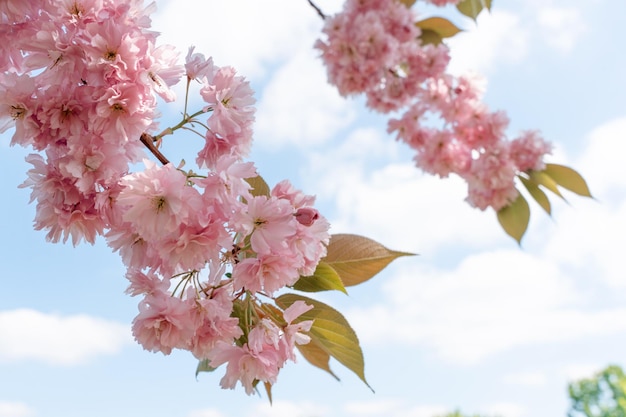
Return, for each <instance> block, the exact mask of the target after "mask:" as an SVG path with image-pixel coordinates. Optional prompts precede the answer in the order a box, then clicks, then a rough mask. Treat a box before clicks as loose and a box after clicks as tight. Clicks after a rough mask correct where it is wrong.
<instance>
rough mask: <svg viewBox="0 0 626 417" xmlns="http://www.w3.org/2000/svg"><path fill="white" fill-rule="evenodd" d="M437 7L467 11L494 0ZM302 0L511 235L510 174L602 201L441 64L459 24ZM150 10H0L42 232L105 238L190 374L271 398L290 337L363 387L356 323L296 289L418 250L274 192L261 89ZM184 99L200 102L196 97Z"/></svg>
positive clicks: (51, 2)
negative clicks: (171, 147) (170, 110)
mask: <svg viewBox="0 0 626 417" xmlns="http://www.w3.org/2000/svg"><path fill="white" fill-rule="evenodd" d="M430 2H431V3H433V4H435V5H437V6H445V5H447V4H453V5H456V7H457V9H458V10H459V11H460V12H461V13H463V14H464V15H466V16H469V17H472V18H475V17H476V16H477V15H478V14H479V13H480V12H481V11H483V10H484V9H489V8H490V7H491V4H490V2H489V1H485V0H462V1H459V0H431V1H430ZM309 3H310V5H311V6H312V8H313V10H314V11H315V12H316V13H318V14H319V15H320V17H321V18H323V19H324V20H325V24H324V29H323V34H322V35H321V37H320V40H318V42H317V43H316V44H315V48H317V49H318V50H319V52H320V55H321V60H322V62H323V63H324V64H325V65H326V68H327V70H328V79H329V82H330V83H331V84H334V85H335V86H336V87H337V89H338V91H339V92H340V93H341V94H342V95H344V96H348V95H354V94H364V95H365V96H366V98H367V106H368V107H370V108H371V109H373V110H375V111H378V112H382V113H391V112H393V113H394V115H399V116H397V117H394V118H392V119H390V120H389V124H388V130H389V132H390V133H394V134H395V135H396V137H397V139H398V140H401V141H403V142H405V143H407V145H408V146H409V147H411V148H412V149H413V150H414V151H415V153H416V156H415V162H416V165H417V166H418V167H419V168H421V169H422V170H424V171H425V172H428V173H431V174H434V175H438V176H440V177H446V176H448V175H450V174H456V175H458V176H460V177H461V178H463V179H464V180H465V181H466V182H467V184H468V195H467V201H468V202H469V204H471V205H472V206H474V207H477V208H479V209H481V210H485V209H487V208H492V209H493V210H494V211H495V212H496V213H497V214H498V219H499V221H500V223H501V224H502V226H503V228H504V230H505V231H506V232H507V233H508V234H509V235H511V236H512V237H513V238H515V239H516V240H517V241H520V240H521V238H522V236H523V234H524V232H525V230H526V226H527V224H528V216H529V209H528V204H527V203H526V200H525V198H524V197H523V196H522V194H520V193H519V191H518V189H517V182H516V181H518V180H519V182H520V183H521V185H523V186H524V187H525V189H526V190H527V191H528V193H529V195H530V196H531V197H533V198H534V199H535V200H536V201H537V202H538V203H539V204H540V205H541V207H543V208H544V209H545V210H546V211H547V212H548V213H550V202H549V200H548V198H547V196H546V194H545V192H544V191H543V190H546V189H547V190H549V191H551V192H554V193H556V194H557V195H559V196H560V192H559V188H558V187H559V186H560V187H563V188H566V189H569V190H571V191H574V192H576V193H578V194H581V195H584V196H590V193H589V190H588V189H587V186H586V184H585V182H584V180H583V179H582V177H581V176H580V175H579V174H577V173H576V172H575V171H574V170H572V169H570V168H567V167H563V166H560V165H554V164H546V163H545V162H544V160H543V157H544V155H545V154H547V153H549V152H550V149H551V147H550V145H549V143H548V142H546V141H545V140H544V139H543V138H542V137H541V135H540V134H539V133H538V132H536V131H527V132H523V133H521V134H520V135H519V136H518V137H516V138H514V139H512V140H508V139H507V138H506V136H505V133H504V132H505V130H506V128H507V125H508V119H507V117H506V114H505V113H503V112H499V111H497V112H493V111H490V110H489V109H488V108H487V106H486V105H485V104H484V103H483V102H482V101H481V91H480V90H479V88H478V87H477V85H476V83H475V82H474V80H472V79H471V78H469V77H454V76H452V75H450V74H448V73H447V72H446V68H447V64H448V61H449V50H448V48H447V47H446V45H445V44H444V43H443V42H442V40H443V39H444V38H446V37H450V36H453V35H455V34H456V33H457V32H458V31H459V30H458V29H457V28H456V26H454V25H453V24H452V23H451V22H449V21H448V20H446V19H442V18H429V19H425V20H417V18H416V15H415V14H414V10H413V9H415V8H417V6H414V3H415V2H414V1H406V0H403V1H400V0H348V1H346V2H345V5H344V9H343V11H341V12H340V13H339V14H337V15H335V16H326V15H325V14H324V12H323V11H322V10H321V9H319V8H318V7H317V6H316V5H315V4H314V3H313V2H311V1H309ZM154 9H155V4H154V3H152V4H150V5H148V6H145V7H144V4H143V1H141V0H131V1H118V0H38V1H31V2H24V1H21V0H7V1H4V2H2V3H0V35H1V36H2V39H3V42H1V43H0V48H1V49H2V50H1V53H0V132H4V131H6V130H7V129H14V133H13V136H12V139H11V144H12V145H20V146H24V147H30V148H32V150H33V151H34V153H33V154H31V155H30V156H28V158H27V161H28V162H29V163H30V164H31V165H32V168H31V169H30V170H29V171H28V179H27V180H26V181H25V182H24V183H23V184H22V185H21V186H22V187H30V188H31V189H32V193H31V201H34V202H36V209H37V211H36V217H35V220H34V227H35V229H37V230H44V231H46V233H47V234H46V238H47V240H49V241H51V242H60V241H63V242H66V241H68V240H71V241H72V243H73V244H74V245H77V244H79V243H81V242H83V241H85V242H89V243H92V244H93V243H94V242H95V239H96V237H97V236H104V237H105V239H106V241H107V243H108V245H109V246H110V247H111V248H112V249H113V250H114V251H117V252H118V253H119V254H120V256H121V258H122V261H123V263H124V265H125V266H126V267H127V274H126V278H127V279H128V280H129V282H130V285H129V287H128V291H127V292H128V293H129V294H130V295H131V296H140V297H141V301H140V302H139V314H138V315H137V317H136V318H135V320H134V321H133V325H132V331H133V335H134V337H135V339H136V340H137V341H138V342H139V343H140V344H141V345H142V346H143V347H144V348H145V349H147V350H150V351H153V352H162V353H164V354H169V353H170V352H171V351H172V350H173V349H183V350H188V351H189V352H191V354H193V355H194V356H195V357H196V358H198V360H199V365H198V369H197V371H198V372H201V371H213V370H215V369H216V368H218V367H220V366H221V365H225V368H226V369H225V375H224V377H223V378H222V380H221V385H222V387H224V388H234V387H235V386H236V385H237V383H238V382H239V383H241V385H243V387H244V388H245V391H246V392H247V393H248V394H250V393H252V392H254V391H255V390H256V389H258V384H260V383H262V385H263V386H264V388H265V389H266V391H267V393H268V396H269V397H270V399H271V386H272V384H274V383H275V382H276V379H277V376H278V373H279V371H280V369H281V368H282V367H283V365H284V364H285V363H286V362H287V361H289V360H295V350H296V349H297V350H298V351H299V352H300V354H301V355H302V356H303V357H304V358H305V359H306V360H308V361H309V362H310V363H312V364H313V365H315V366H317V367H319V368H321V369H323V370H325V371H327V372H329V373H331V374H332V375H334V374H333V373H332V371H331V369H330V367H329V361H330V358H331V357H332V358H335V359H336V360H338V361H339V362H340V363H342V364H343V365H345V366H346V367H348V368H349V369H350V370H352V371H353V372H355V373H356V374H357V375H358V376H359V377H360V378H361V379H362V380H363V381H364V382H365V383H367V382H366V379H365V375H364V361H363V355H362V353H361V349H360V347H359V342H358V339H357V337H356V335H355V333H354V331H353V330H352V329H351V327H350V325H349V324H348V322H347V321H346V320H345V318H344V317H343V316H342V315H341V313H339V312H338V311H337V310H335V309H333V308H332V307H330V306H328V305H326V304H324V303H321V302H319V301H317V300H314V299H312V298H309V297H307V296H304V295H302V292H317V291H326V290H338V291H342V292H346V287H347V286H352V285H357V284H360V283H362V282H364V281H366V280H368V279H370V278H371V277H373V276H374V275H376V274H377V273H378V272H380V271H381V270H382V269H383V268H385V267H386V266H387V265H388V264H389V263H390V262H391V261H393V260H394V259H396V258H397V257H400V256H405V255H410V254H408V253H405V252H398V251H393V250H389V249H387V248H386V247H384V246H382V245H380V244H379V243H377V242H374V241H372V240H371V239H368V238H366V237H362V236H356V235H348V234H341V235H332V236H331V235H330V234H329V226H330V225H329V222H328V221H327V220H326V219H325V217H324V216H323V215H322V214H321V213H319V212H318V210H317V209H315V207H314V203H315V198H314V197H313V196H310V195H307V194H305V193H304V192H302V191H300V190H297V189H295V188H294V187H293V186H292V185H291V183H290V182H289V181H288V180H283V181H281V182H279V183H278V184H276V185H274V186H272V187H270V186H269V185H268V184H267V183H266V182H265V181H264V180H263V178H262V177H261V176H259V174H258V173H257V171H256V169H255V167H254V164H253V162H250V161H245V158H246V157H247V155H248V153H249V150H250V148H251V145H252V137H253V122H254V112H255V109H254V103H255V98H254V92H253V91H252V89H251V88H250V86H249V83H248V82H247V81H246V79H245V78H244V77H243V76H241V75H238V74H237V72H236V70H235V69H234V68H232V67H229V66H225V67H219V66H217V65H216V64H214V63H213V61H212V59H211V58H206V57H205V56H204V55H202V54H201V53H198V52H196V51H195V50H194V48H193V47H191V48H189V50H188V51H187V54H186V56H185V59H184V61H183V62H179V52H178V51H176V50H175V49H174V48H173V47H171V46H168V45H159V44H158V34H157V33H155V32H153V31H151V30H150V14H151V13H152V12H153V11H154ZM181 80H182V82H183V83H185V98H184V102H183V104H182V105H181V108H182V110H181V113H182V117H181V120H180V122H179V123H177V124H175V125H173V126H170V127H167V128H165V129H159V128H158V126H157V120H158V118H159V114H158V110H157V108H158V106H159V105H162V104H163V103H162V102H164V103H172V102H174V101H175V100H176V97H175V94H174V93H173V91H172V89H171V87H172V86H173V85H175V84H177V83H179V82H181ZM190 94H199V96H200V97H201V98H202V100H203V102H204V103H203V106H202V107H201V108H197V109H189V108H188V102H189V96H190ZM159 100H162V102H160V101H159ZM181 132H186V133H188V134H191V135H197V136H199V137H201V138H202V147H201V148H200V149H199V150H198V152H197V154H196V155H195V166H194V167H192V168H188V167H187V165H186V164H185V163H184V162H182V161H181V162H180V163H178V162H170V161H169V159H168V157H167V156H166V155H164V154H163V152H162V150H161V149H162V148H161V144H162V143H163V141H167V140H168V138H169V136H170V135H177V134H180V133H181ZM146 151H147V152H149V154H151V156H152V157H153V158H155V159H156V161H150V160H148V159H146ZM142 160H143V161H144V162H143V164H144V166H145V168H144V169H143V170H135V171H133V169H135V168H134V167H135V166H136V164H137V163H139V162H141V161H142ZM293 290H296V291H298V292H293Z"/></svg>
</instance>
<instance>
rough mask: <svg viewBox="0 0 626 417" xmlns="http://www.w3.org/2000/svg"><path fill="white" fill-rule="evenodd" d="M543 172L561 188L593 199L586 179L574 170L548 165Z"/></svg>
mask: <svg viewBox="0 0 626 417" xmlns="http://www.w3.org/2000/svg"><path fill="white" fill-rule="evenodd" d="M543 172H544V173H545V174H546V175H548V176H549V177H550V178H552V179H553V180H554V181H555V182H556V183H557V184H558V185H560V186H561V187H563V188H565V189H567V190H570V191H572V192H574V193H576V194H578V195H581V196H583V197H591V198H593V197H592V196H591V191H589V187H588V186H587V182H586V181H585V179H584V178H583V177H582V176H581V175H580V174H579V173H578V172H576V171H575V170H573V169H572V168H569V167H566V166H563V165H557V164H546V169H545V170H544V171H543Z"/></svg>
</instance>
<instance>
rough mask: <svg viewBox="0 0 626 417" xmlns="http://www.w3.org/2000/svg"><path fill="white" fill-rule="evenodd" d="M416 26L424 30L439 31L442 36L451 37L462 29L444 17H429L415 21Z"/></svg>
mask: <svg viewBox="0 0 626 417" xmlns="http://www.w3.org/2000/svg"><path fill="white" fill-rule="evenodd" d="M415 26H417V27H418V28H420V29H421V30H422V31H424V30H430V31H433V32H435V33H437V34H438V35H439V36H440V37H442V38H450V37H452V36H454V35H456V34H457V33H459V32H460V31H461V29H459V28H458V27H456V25H455V24H454V23H452V22H451V21H449V20H448V19H444V18H443V17H430V18H428V19H424V20H420V21H419V22H415Z"/></svg>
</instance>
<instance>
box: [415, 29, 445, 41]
mask: <svg viewBox="0 0 626 417" xmlns="http://www.w3.org/2000/svg"><path fill="white" fill-rule="evenodd" d="M419 40H420V41H422V45H439V44H440V43H441V42H443V38H442V37H441V35H439V34H438V33H437V32H435V31H434V30H430V29H422V32H421V33H420V36H419Z"/></svg>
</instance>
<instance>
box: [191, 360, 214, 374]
mask: <svg viewBox="0 0 626 417" xmlns="http://www.w3.org/2000/svg"><path fill="white" fill-rule="evenodd" d="M216 369H217V368H213V367H212V366H211V365H209V360H208V359H202V360H201V361H199V362H198V366H197V367H196V378H197V377H198V374H199V373H200V372H213V371H215V370H216Z"/></svg>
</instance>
